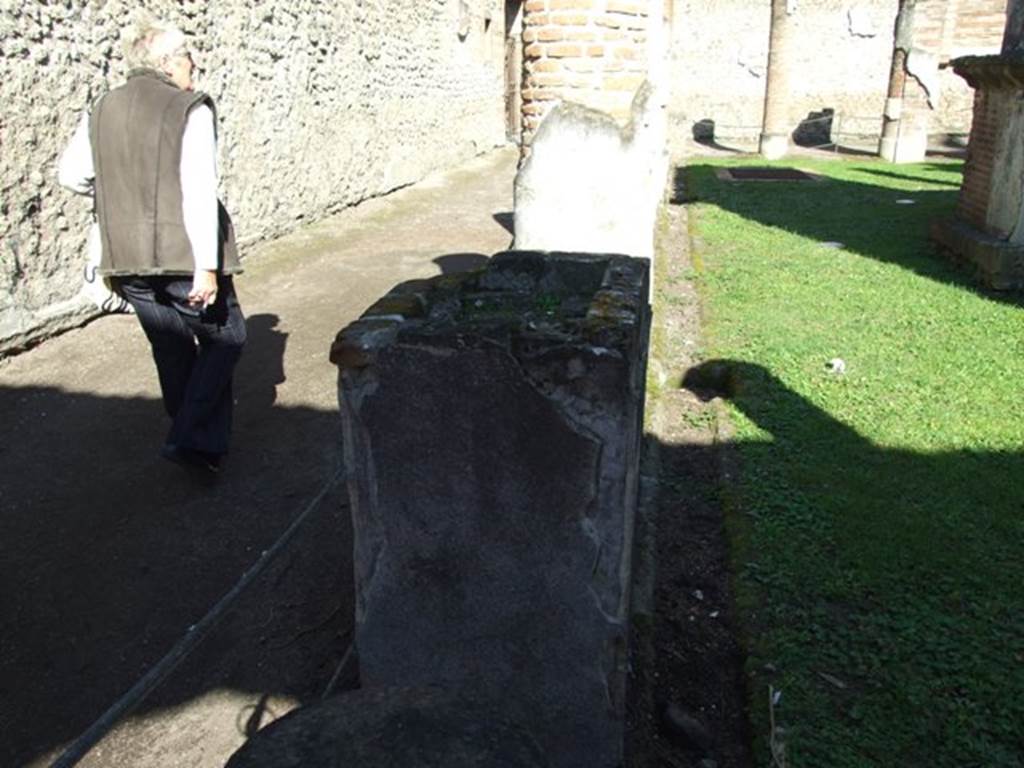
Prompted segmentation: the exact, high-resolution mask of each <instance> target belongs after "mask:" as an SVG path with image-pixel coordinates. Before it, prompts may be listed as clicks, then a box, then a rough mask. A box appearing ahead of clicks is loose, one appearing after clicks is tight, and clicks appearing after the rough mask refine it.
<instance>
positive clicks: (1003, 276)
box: [931, 16, 1024, 289]
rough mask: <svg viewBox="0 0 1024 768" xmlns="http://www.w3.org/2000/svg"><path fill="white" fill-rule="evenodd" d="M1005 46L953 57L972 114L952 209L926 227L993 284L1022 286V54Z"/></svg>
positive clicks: (1023, 109) (995, 286)
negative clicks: (968, 90)
mask: <svg viewBox="0 0 1024 768" xmlns="http://www.w3.org/2000/svg"><path fill="white" fill-rule="evenodd" d="M1011 18H1012V16H1011ZM1009 50H1010V51H1011V52H1010V53H1009V54H1003V55H999V56H963V57H960V58H957V59H954V60H953V68H954V71H955V72H956V73H957V74H958V75H960V76H961V77H963V78H964V79H965V80H966V81H967V82H968V83H969V84H970V85H971V87H972V88H974V89H975V99H974V122H973V124H972V125H971V139H970V144H969V148H968V154H967V162H966V163H965V164H964V181H963V185H962V186H961V188H960V199H959V201H958V203H957V208H956V216H955V218H954V219H952V220H948V221H937V222H934V223H933V225H932V228H931V234H932V238H933V239H934V240H936V241H937V242H938V243H939V244H940V245H941V246H942V247H943V248H944V249H946V250H947V251H949V252H950V253H952V254H954V255H955V256H956V257H957V259H959V260H962V261H965V262H967V263H969V264H970V265H971V267H972V269H973V270H974V271H975V272H976V273H977V275H978V277H979V279H980V280H981V281H982V282H983V283H984V284H985V285H987V286H989V287H990V288H995V289H1020V288H1024V146H1022V145H1021V141H1020V137H1021V135H1024V56H1022V54H1021V53H1020V50H1019V48H1016V47H1015V43H1013V42H1011V43H1009Z"/></svg>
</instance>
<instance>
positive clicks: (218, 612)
mask: <svg viewBox="0 0 1024 768" xmlns="http://www.w3.org/2000/svg"><path fill="white" fill-rule="evenodd" d="M341 474H342V468H341V467H339V468H338V470H337V471H336V472H335V473H334V475H332V476H331V477H330V478H329V479H328V480H327V482H326V483H324V485H323V487H322V488H321V489H320V492H319V493H318V494H317V495H316V497H315V498H314V499H313V500H312V501H311V502H310V503H309V505H308V506H307V507H306V508H305V509H304V510H303V511H302V513H301V514H299V516H298V517H296V518H295V520H293V521H292V524H291V525H289V526H288V528H287V529H286V530H285V532H284V533H282V534H281V536H280V538H278V540H277V541H275V542H274V544H273V546H271V547H270V549H265V550H263V552H262V553H261V554H260V559H259V560H257V561H256V562H255V563H254V564H253V565H252V567H251V568H249V570H248V571H246V572H245V573H243V574H242V578H241V579H239V580H238V583H237V584H235V586H234V587H233V588H232V589H231V591H230V592H228V593H227V594H226V595H224V597H222V598H221V599H220V600H219V601H217V604H216V605H214V606H213V608H211V609H210V610H209V611H208V612H207V614H206V615H205V616H203V618H202V619H200V620H199V621H198V622H196V623H195V624H193V625H192V626H191V627H189V628H188V632H186V633H185V636H184V637H182V638H181V639H180V640H179V641H178V642H177V643H176V644H175V646H174V647H173V648H171V650H170V651H169V652H168V653H167V655H166V656H164V657H163V658H162V659H160V661H159V662H157V664H156V665H155V666H154V667H152V668H151V669H150V670H149V671H148V672H147V673H146V674H145V675H143V677H142V678H141V679H140V680H139V681H138V682H137V683H135V685H133V686H132V687H131V688H130V689H129V690H128V692H127V693H125V694H124V695H123V696H122V697H121V698H120V699H118V700H117V701H116V702H114V704H113V706H111V707H110V709H108V710H107V711H106V712H104V713H103V714H102V715H101V716H100V718H99V719H98V720H97V721H96V722H94V723H93V724H92V725H91V726H89V728H88V730H86V731H85V733H83V734H82V735H81V736H79V737H78V738H77V739H75V740H74V741H73V742H72V743H71V744H70V745H69V746H68V747H67V748H66V749H65V750H64V751H63V752H62V753H61V754H60V756H59V757H58V758H57V759H56V760H55V761H54V762H53V763H52V764H51V766H50V768H71V766H74V765H76V764H77V763H78V761H79V760H81V759H82V758H83V757H85V756H86V755H87V754H88V753H89V751H90V750H91V749H92V748H93V747H94V746H96V744H98V743H99V741H100V740H101V739H102V738H103V737H104V736H106V735H107V734H108V733H109V732H110V730H111V729H112V728H113V727H114V726H115V725H117V723H118V721H119V720H120V719H121V718H122V717H124V716H125V715H127V714H128V713H130V712H131V711H132V710H134V709H135V708H136V707H137V706H138V705H139V704H141V703H142V702H143V700H144V699H145V698H146V697H147V696H148V695H149V694H150V693H152V692H153V689H155V688H156V687H157V686H158V685H159V684H160V683H161V682H163V681H164V679H166V678H167V676H168V675H169V674H171V672H173V671H174V669H175V667H177V666H178V664H180V663H181V662H182V661H183V660H184V659H185V657H187V656H188V654H189V653H191V652H192V650H193V649H194V648H195V647H196V646H197V645H199V643H200V641H202V639H203V638H204V637H206V635H207V634H209V632H210V630H211V629H213V627H214V625H215V624H216V623H217V622H218V621H219V620H220V619H221V618H222V617H223V615H224V612H225V611H226V610H227V609H228V607H230V605H231V604H232V603H233V602H234V601H235V600H236V599H237V598H238V596H239V595H240V594H241V593H242V592H243V591H244V590H245V588H246V587H248V586H249V584H251V583H252V582H253V581H254V580H255V579H256V577H257V576H259V575H260V574H261V573H262V572H263V570H264V569H265V568H266V567H267V565H268V564H269V563H270V561H271V560H273V559H274V557H276V556H277V555H278V554H280V552H281V551H282V550H283V549H284V548H285V546H286V545H287V544H288V542H289V541H290V540H291V539H292V537H293V536H294V535H295V533H296V531H298V530H299V528H300V527H301V525H302V524H303V523H304V522H305V521H306V518H307V517H309V515H310V514H311V513H312V512H313V510H314V509H316V507H317V506H318V505H319V504H320V502H321V501H323V498H324V496H326V495H327V493H328V492H329V491H330V490H331V488H332V487H334V485H335V483H337V481H338V479H339V478H340V477H341Z"/></svg>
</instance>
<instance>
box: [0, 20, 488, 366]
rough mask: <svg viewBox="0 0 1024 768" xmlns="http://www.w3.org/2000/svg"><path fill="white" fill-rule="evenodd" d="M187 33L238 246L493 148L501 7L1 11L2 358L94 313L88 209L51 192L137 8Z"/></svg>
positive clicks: (114, 67) (112, 70) (81, 201)
mask: <svg viewBox="0 0 1024 768" xmlns="http://www.w3.org/2000/svg"><path fill="white" fill-rule="evenodd" d="M144 7H148V8H149V9H151V10H152V11H154V12H155V13H157V14H159V15H161V16H163V17H164V18H167V19H168V20H170V21H173V22H175V23H177V24H179V25H180V26H181V27H182V28H183V29H184V30H185V31H186V32H188V33H190V34H193V35H194V36H195V38H194V44H195V48H196V57H197V59H198V63H199V65H200V67H201V68H202V70H203V72H202V73H201V75H200V77H199V85H198V87H199V88H200V89H202V90H204V91H207V92H208V93H210V94H211V95H212V96H213V97H214V99H215V100H216V102H217V106H218V132H219V162H220V172H221V190H220V196H221V198H222V199H223V201H224V202H225V204H226V206H227V208H228V210H229V211H230V212H231V214H232V217H233V219H234V223H235V228H236V231H237V233H238V236H239V241H240V244H241V245H242V247H243V255H244V253H245V246H246V245H247V244H250V243H253V242H255V241H258V240H261V239H264V238H268V237H272V236H276V235H279V234H282V233H284V232H286V231H288V230H289V229H291V228H293V227H294V226H296V224H297V223H299V222H300V221H302V220H315V219H317V218H319V217H322V216H324V215H325V214H327V213H330V212H332V211H335V210H338V209H340V208H342V207H345V206H349V205H353V204H356V203H358V202H360V201H362V200H365V199H367V198H370V197H373V196H376V195H380V194H384V193H386V192H389V191H391V190H393V189H395V188H397V187H400V186H403V185H406V184H410V183H412V182H415V181H417V180H419V179H421V178H423V177H424V176H426V175H427V174H428V173H430V172H432V171H434V170H437V169H440V168H444V167H447V166H449V165H451V164H454V163H457V162H459V161H462V160H464V159H466V158H468V157H471V156H473V155H474V154H477V153H480V152H483V151H486V150H487V149H490V148H491V147H493V146H496V145H498V144H500V143H503V142H504V118H503V100H504V82H503V74H502V73H503V59H504V11H503V4H502V3H501V2H500V0H388V2H366V1H365V0H338V1H337V2H332V3H324V2H319V1H318V0H267V1H266V2H260V3H248V2H242V0H224V1H223V2H218V3H204V2H197V1H196V0H183V2H178V3H165V2H157V0H143V1H142V2H135V1H133V2H126V1H124V0H106V2H96V1H95V0H93V1H92V2H86V1H85V0H72V1H71V2H66V3H59V4H58V3H49V2H41V1H36V2H26V3H21V2H14V0H0V40H2V41H3V43H2V47H0V100H2V102H3V104H4V107H5V108H4V110H3V111H2V112H0V144H2V147H3V151H2V153H0V354H2V353H3V352H5V351H9V350H11V349H13V348H17V347H18V346H20V345H23V344H25V343H27V342H31V341H32V340H34V339H36V338H40V337H42V336H45V335H46V334H48V333H51V332H54V331H55V330H59V329H60V328H61V327H64V326H67V325H70V324H74V323H77V322H80V321H81V320H82V319H84V318H86V317H88V316H89V315H90V314H93V313H94V309H93V307H92V306H91V305H89V303H88V302H87V301H86V300H85V299H84V298H83V297H82V296H81V294H80V292H79V290H80V287H81V282H82V281H81V271H82V267H83V264H84V259H85V255H84V251H85V242H86V234H87V228H88V221H89V216H90V207H91V203H90V201H89V200H88V199H87V198H83V197H77V196H75V195H72V194H71V193H70V192H67V191H66V190H63V189H60V188H58V186H57V184H56V161H57V158H58V156H59V153H60V151H61V150H62V149H63V147H64V145H65V144H66V142H67V141H68V139H69V138H70V136H71V133H72V131H73V130H74V127H75V125H76V123H77V121H78V119H79V115H80V113H81V111H82V110H83V109H86V108H88V106H89V105H90V104H91V103H92V102H93V101H94V100H95V99H96V98H98V97H99V96H100V95H101V94H102V93H104V92H105V91H106V90H107V89H109V88H111V87H115V86H116V85H118V84H120V83H121V82H123V74H124V66H123V62H122V58H121V44H120V35H121V31H122V28H123V26H124V25H125V24H126V23H127V21H128V20H129V19H130V18H131V16H132V14H133V13H134V12H135V11H137V9H139V8H144Z"/></svg>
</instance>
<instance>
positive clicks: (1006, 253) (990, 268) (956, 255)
mask: <svg viewBox="0 0 1024 768" xmlns="http://www.w3.org/2000/svg"><path fill="white" fill-rule="evenodd" d="M929 234H930V236H931V239H932V240H933V241H935V242H936V243H937V244H938V245H939V246H940V247H941V248H942V249H943V250H944V251H945V252H946V253H947V254H948V255H949V256H951V257H952V258H953V260H954V261H956V262H958V263H960V264H963V265H965V266H967V267H968V268H970V269H971V270H972V271H973V272H974V273H975V276H976V277H977V279H978V281H979V282H980V283H981V284H982V285H984V286H986V287H988V288H992V289H994V290H997V291H1006V290H1014V289H1024V245H1020V244H1015V243H1011V242H1008V241H1007V240H1002V239H1000V238H997V237H993V236H992V235H990V234H986V233H984V232H981V231H980V230H977V229H975V228H974V227H972V226H970V225H969V224H966V223H965V222H962V221H955V220H940V221H935V222H932V225H931V229H930V233H929Z"/></svg>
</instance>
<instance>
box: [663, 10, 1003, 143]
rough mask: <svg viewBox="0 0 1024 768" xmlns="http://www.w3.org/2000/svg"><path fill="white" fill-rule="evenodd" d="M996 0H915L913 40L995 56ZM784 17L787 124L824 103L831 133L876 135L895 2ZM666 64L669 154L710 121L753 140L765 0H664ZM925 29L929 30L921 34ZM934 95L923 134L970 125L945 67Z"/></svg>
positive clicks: (763, 62) (943, 50) (759, 105)
mask: <svg viewBox="0 0 1024 768" xmlns="http://www.w3.org/2000/svg"><path fill="white" fill-rule="evenodd" d="M1000 2H1002V0H970V2H968V0H919V5H918V14H919V16H920V17H921V21H920V23H919V24H917V25H915V26H916V27H918V28H921V31H922V33H923V34H922V35H921V38H922V39H921V40H920V41H918V40H917V39H916V37H917V36H918V35H917V33H916V32H915V45H920V46H922V47H923V48H924V49H926V50H927V51H928V52H930V53H932V54H933V55H934V56H935V58H936V60H937V61H939V62H941V61H946V60H948V59H949V58H951V57H954V56H962V55H968V54H983V53H995V52H998V50H999V45H1000V41H1001V38H1002V29H1003V21H1004V17H1003V16H1002V15H1001V14H1000V13H999V12H998V9H997V8H996V5H998V3H1000ZM794 6H795V9H794V12H793V16H792V18H791V22H792V24H793V26H794V28H795V30H796V31H795V34H794V35H793V39H794V40H796V41H797V45H796V50H795V51H792V52H791V54H792V61H793V69H794V72H793V74H792V76H791V78H790V80H791V85H792V88H791V91H790V95H789V100H788V101H789V104H788V109H789V119H790V122H791V124H792V127H793V128H794V129H795V128H796V127H797V126H798V125H799V124H800V122H801V120H804V119H806V118H808V117H809V116H810V115H811V114H812V113H816V112H821V111H823V110H825V109H832V110H834V112H835V117H834V119H833V123H832V131H833V139H837V140H839V141H842V140H843V139H847V140H850V139H857V138H869V137H877V135H878V132H879V131H880V129H881V124H882V110H883V109H884V106H885V98H886V91H887V86H888V79H889V69H890V65H891V61H892V46H893V32H894V22H895V19H896V13H897V11H898V6H899V3H898V0H800V1H799V2H797V3H795V4H794ZM672 10H673V14H672V15H673V18H672V29H671V41H670V46H669V59H668V69H669V76H670V78H671V82H672V84H673V90H672V95H671V100H670V103H669V120H670V125H671V132H670V138H671V141H672V148H673V151H674V152H676V153H678V152H679V151H680V147H681V146H682V145H683V144H684V142H685V140H686V139H688V138H690V137H691V136H692V135H693V127H694V124H695V123H698V122H699V121H702V120H712V121H714V123H715V135H716V136H717V137H719V138H722V139H726V140H728V139H733V140H741V141H754V140H755V139H756V137H757V135H758V133H759V131H760V127H761V120H762V114H763V111H764V90H765V73H766V70H767V57H768V39H769V22H770V13H771V2H770V0H756V2H749V0H673V7H672ZM930 32H934V34H930ZM936 77H937V82H938V93H939V98H937V99H936V100H935V103H934V109H933V110H929V131H930V132H932V133H962V134H966V133H967V132H968V131H969V130H970V124H971V104H972V99H973V94H972V93H971V89H970V88H969V87H967V85H966V84H965V83H964V82H963V81H962V80H961V79H960V78H958V77H956V75H954V74H953V73H952V72H951V71H949V70H940V71H939V72H938V74H937V76H936Z"/></svg>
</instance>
